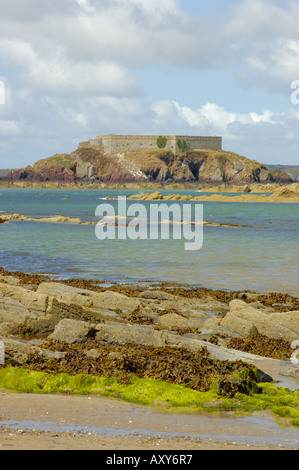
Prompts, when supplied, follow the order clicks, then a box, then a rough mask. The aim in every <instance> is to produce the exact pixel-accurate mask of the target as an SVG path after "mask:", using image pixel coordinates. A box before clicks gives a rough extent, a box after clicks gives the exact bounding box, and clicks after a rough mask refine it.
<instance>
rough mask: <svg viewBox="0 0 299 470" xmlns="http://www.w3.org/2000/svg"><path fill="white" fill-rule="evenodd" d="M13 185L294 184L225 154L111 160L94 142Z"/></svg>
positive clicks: (138, 154)
mask: <svg viewBox="0 0 299 470" xmlns="http://www.w3.org/2000/svg"><path fill="white" fill-rule="evenodd" d="M6 180H8V181H10V182H16V181H18V182H19V181H24V182H47V181H49V182H51V181H60V182H68V183H76V182H86V183H100V182H103V183H106V184H119V183H126V182H157V183H161V182H175V183H184V182H186V183H187V182H188V183H190V182H198V183H203V184H218V183H219V184H221V183H226V184H232V185H242V184H247V183H248V184H250V183H272V182H273V183H283V184H286V183H291V182H292V178H291V177H290V176H289V175H288V174H287V173H285V172H284V171H282V170H279V171H277V170H273V171H270V170H269V169H268V168H267V167H266V166H265V165H263V164H261V163H259V162H256V161H254V160H250V159H248V158H245V157H242V156H240V155H237V154H235V153H232V152H225V151H223V150H201V151H186V152H182V153H180V154H177V155H175V154H174V153H172V152H171V151H165V150H145V151H134V152H127V153H124V154H117V155H108V154H105V153H104V152H103V151H102V150H101V149H99V148H95V147H94V146H93V145H92V144H90V143H89V142H86V143H84V144H81V145H80V146H79V147H78V149H77V150H75V151H74V152H72V153H71V154H57V155H54V156H53V157H50V158H46V159H44V160H39V161H38V162H36V163H35V164H34V165H33V167H31V166H27V167H26V168H24V169H20V170H16V171H13V172H11V173H9V174H8V175H7V177H6Z"/></svg>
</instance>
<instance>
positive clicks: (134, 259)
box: [0, 188, 299, 296]
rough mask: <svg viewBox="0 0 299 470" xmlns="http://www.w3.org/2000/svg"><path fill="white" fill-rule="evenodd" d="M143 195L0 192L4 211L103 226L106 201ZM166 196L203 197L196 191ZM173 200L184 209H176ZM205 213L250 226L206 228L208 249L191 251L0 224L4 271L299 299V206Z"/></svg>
mask: <svg viewBox="0 0 299 470" xmlns="http://www.w3.org/2000/svg"><path fill="white" fill-rule="evenodd" d="M137 192H139V191H136V190H135V191H134V190H131V191H125V190H121V191H117V190H85V189H80V190H79V189H78V190H75V189H72V190H68V189H3V188H0V211H2V212H8V213H19V214H24V215H27V216H32V217H49V216H54V215H63V216H70V217H79V218H80V219H81V220H82V221H83V222H84V221H98V220H99V219H98V218H97V217H95V210H96V207H97V206H98V205H99V204H101V203H104V202H109V203H111V204H114V205H115V207H117V201H104V200H103V198H105V197H107V196H114V197H117V196H120V195H121V196H129V195H132V194H136V193H137ZM141 192H142V191H140V193H141ZM161 192H162V193H165V194H169V193H173V194H174V193H178V192H179V193H180V194H192V195H198V193H196V192H194V191H193V192H192V191H161ZM173 202H176V203H178V204H183V202H177V201H171V202H170V201H169V204H171V203H173ZM158 203H160V201H159V202H158ZM184 203H185V204H186V202H184ZM148 204H150V203H149V202H145V205H148ZM192 204H193V205H194V204H195V203H192ZM203 211H204V220H207V221H209V222H216V223H230V224H235V225H249V226H250V227H249V228H248V227H246V228H240V227H238V228H236V227H209V226H206V227H204V241H203V247H202V248H201V249H200V250H198V251H185V250H184V240H173V239H170V240H161V239H158V240H150V239H146V240H130V239H126V240H117V239H116V240H108V239H107V240H102V241H100V240H98V239H97V237H96V235H95V226H94V225H74V224H64V223H56V224H55V223H39V222H29V221H18V222H16V221H13V222H12V223H10V224H1V225H0V236H1V242H0V266H2V267H3V268H5V269H7V270H11V271H13V270H20V271H25V272H38V273H50V274H55V275H56V277H57V278H69V277H70V278H74V277H76V278H88V279H94V280H101V281H105V282H109V281H125V282H128V281H139V280H144V281H148V280H153V281H172V282H179V283H185V284H193V285H199V286H203V287H210V288H218V289H227V290H235V289H236V290H245V289H251V290H256V291H268V290H276V291H279V292H289V293H290V294H293V295H298V296H299V272H298V271H299V269H298V266H299V263H298V260H299V241H298V234H299V204H283V203H282V204H271V203H222V202H221V203H220V202H204V203H203ZM0 216H1V212H0ZM256 227H259V228H256Z"/></svg>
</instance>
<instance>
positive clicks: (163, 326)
mask: <svg viewBox="0 0 299 470" xmlns="http://www.w3.org/2000/svg"><path fill="white" fill-rule="evenodd" d="M116 290H117V289H116ZM116 290H115V289H114V290H113V289H106V290H105V289H104V288H100V287H96V286H95V287H94V288H90V289H85V288H78V287H73V286H71V285H67V284H65V283H60V282H52V281H51V282H41V283H40V284H39V285H34V284H32V283H28V284H27V285H26V284H22V283H21V282H20V278H19V277H15V276H13V275H2V276H1V278H0V335H1V336H2V340H3V341H4V345H5V354H6V363H7V364H17V365H22V364H24V363H26V361H28V360H29V359H30V357H31V356H32V355H35V357H39V358H40V360H42V361H47V360H55V361H57V362H58V363H59V361H60V360H61V359H62V358H63V357H64V356H65V354H66V352H65V351H63V350H62V349H61V348H60V347H59V344H64V345H65V344H68V345H69V346H70V347H71V345H74V344H81V345H83V346H84V344H85V342H87V341H88V340H89V339H91V338H92V341H93V344H94V345H96V347H94V348H93V349H92V350H90V349H88V347H87V346H86V357H89V358H90V357H91V355H94V357H95V358H96V357H97V354H98V353H97V349H96V348H97V347H98V348H101V347H103V346H109V345H110V346H113V345H118V346H121V345H128V344H129V345H136V346H138V347H139V346H142V347H150V348H157V347H158V348H161V347H162V348H165V347H170V348H175V349H176V350H177V349H180V350H182V351H189V352H190V353H198V352H199V351H200V350H202V348H203V347H204V348H206V350H207V352H208V354H209V356H210V357H211V358H212V359H213V360H217V361H231V362H234V361H240V360H241V361H244V362H246V363H249V364H254V365H255V366H256V367H258V368H259V369H262V370H263V372H264V373H265V374H270V375H271V377H272V378H274V379H276V380H279V381H280V382H281V383H287V385H288V387H289V388H292V387H294V388H295V389H296V388H298V387H299V384H298V377H299V366H297V365H296V364H293V363H292V362H291V361H290V357H291V353H292V350H291V348H290V343H291V342H292V341H294V340H297V339H298V338H299V299H295V298H293V300H292V301H291V303H285V304H283V306H284V308H281V306H282V304H277V302H276V303H273V304H271V301H270V300H271V295H270V294H256V293H239V294H236V298H234V299H233V300H230V301H229V302H226V301H221V300H219V299H218V300H217V299H216V298H215V297H212V296H210V295H207V293H204V292H203V293H202V294H200V293H199V292H197V293H193V294H192V293H191V294H189V295H182V293H181V291H178V293H170V292H167V290H161V289H150V290H149V289H146V288H144V290H142V289H140V286H137V287H136V289H133V288H131V289H128V292H127V295H125V294H123V293H121V292H117V291H116ZM241 299H243V300H241ZM281 310H285V311H281ZM248 338H257V343H258V346H259V348H260V349H261V350H262V351H263V346H265V345H266V343H267V342H269V341H270V342H271V341H272V343H273V344H275V345H278V349H279V348H280V349H281V350H282V352H284V353H285V354H286V355H285V360H281V359H280V360H277V359H275V358H273V357H265V356H262V355H260V354H256V353H254V352H246V351H245V350H242V349H236V348H231V347H230V342H231V340H232V339H234V340H235V341H237V343H236V344H238V341H239V343H240V342H242V341H244V340H246V339H248ZM49 342H50V343H51V345H52V346H51V348H49V347H48V346H47V345H48V344H49ZM53 344H54V345H56V348H55V347H54V348H53ZM86 344H87V343H86ZM240 344H241V343H240ZM275 347H276V346H275ZM264 350H265V351H266V347H265V348H264ZM270 356H271V355H270ZM292 377H293V379H292ZM296 377H297V379H296ZM293 380H294V381H293ZM296 380H297V382H296Z"/></svg>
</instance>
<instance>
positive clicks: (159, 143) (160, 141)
mask: <svg viewBox="0 0 299 470" xmlns="http://www.w3.org/2000/svg"><path fill="white" fill-rule="evenodd" d="M166 144H167V139H166V137H162V136H161V135H160V137H158V139H157V146H158V147H159V149H165V147H166Z"/></svg>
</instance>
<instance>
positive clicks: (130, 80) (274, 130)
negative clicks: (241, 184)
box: [0, 0, 299, 168]
mask: <svg viewBox="0 0 299 470" xmlns="http://www.w3.org/2000/svg"><path fill="white" fill-rule="evenodd" d="M0 7H1V15H0V80H1V81H2V83H3V84H4V86H5V103H4V104H1V92H0V167H2V168H7V167H9V168H13V167H23V166H26V165H28V164H30V165H32V164H33V163H34V162H35V161H37V160H38V159H40V158H45V157H49V156H51V155H53V154H55V153H64V152H71V151H72V150H74V149H76V147H77V145H78V143H79V142H80V141H82V140H87V139H89V138H91V137H94V136H96V135H97V134H102V133H116V134H117V133H119V134H122V133H125V134H127V133H132V134H133V133H134V134H149V133H155V134H173V133H178V134H189V135H221V136H222V137H223V147H224V149H225V150H230V151H233V152H236V153H239V154H241V155H244V156H247V157H249V158H253V159H256V160H258V161H260V162H263V163H266V164H267V163H269V164H270V163H281V164H298V165H299V152H298V149H299V104H293V103H292V102H291V100H290V97H291V93H292V90H291V89H290V84H291V82H292V81H293V80H299V28H298V24H299V2H298V1H297V0H280V1H279V0H234V1H232V0H213V1H209V2H207V1H201V0H197V1H195V0H180V1H179V0H43V1H42V2H41V1H40V0H1V2H0Z"/></svg>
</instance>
